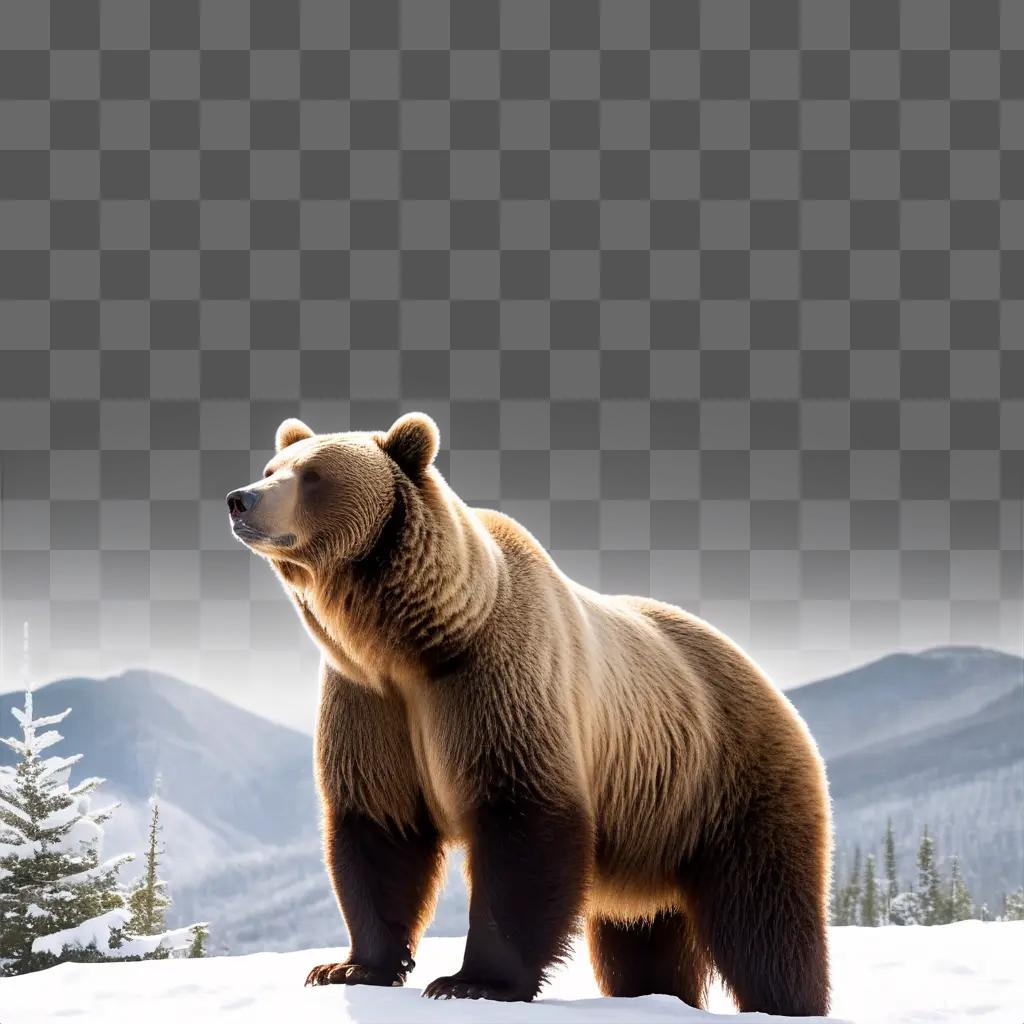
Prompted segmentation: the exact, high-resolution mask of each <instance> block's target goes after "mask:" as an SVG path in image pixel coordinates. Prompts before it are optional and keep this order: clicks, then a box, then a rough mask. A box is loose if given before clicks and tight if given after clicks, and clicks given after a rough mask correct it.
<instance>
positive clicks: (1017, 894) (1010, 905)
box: [1003, 886, 1024, 921]
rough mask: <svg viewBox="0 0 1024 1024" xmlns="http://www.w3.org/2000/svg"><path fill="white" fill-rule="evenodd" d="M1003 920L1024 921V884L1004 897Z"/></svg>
mask: <svg viewBox="0 0 1024 1024" xmlns="http://www.w3.org/2000/svg"><path fill="white" fill-rule="evenodd" d="M1003 920H1004V921H1024V886H1021V888H1019V889H1017V890H1015V891H1014V892H1010V893H1007V894H1006V896H1004V897H1003Z"/></svg>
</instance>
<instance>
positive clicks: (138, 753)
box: [0, 648, 1024, 953]
mask: <svg viewBox="0 0 1024 1024" xmlns="http://www.w3.org/2000/svg"><path fill="white" fill-rule="evenodd" d="M1022 679H1024V662H1022V661H1021V660H1020V659H1019V658H1013V657H1010V656H1008V655H1005V654H1000V653H998V652H994V651H988V650H982V649H977V648H938V649H935V650H932V651H926V652H924V653H922V654H897V655H892V656H890V657H887V658H883V659H881V660H880V661H877V662H873V663H872V664H869V665H865V666H863V667H862V668H859V669H856V670H855V671H853V672H847V673H844V674H843V675H839V676H835V677H833V678H830V679H825V680H822V681H820V682H816V683H811V684H808V685H806V686H803V687H800V688H798V689H795V690H791V691H789V694H788V696H789V697H790V698H791V699H792V700H793V702H794V703H795V704H796V706H797V708H798V709H799V710H800V712H801V714H802V715H803V716H804V718H805V720H806V721H807V723H808V725H809V726H810V728H811V731H812V732H813V733H814V734H815V736H816V737H817V738H818V742H819V743H820V745H821V748H822V750H823V752H824V753H825V756H826V757H827V759H828V761H829V776H830V780H831V785H832V791H833V797H834V800H835V817H836V823H837V827H838V845H839V848H840V850H841V851H852V848H853V845H854V844H855V843H860V844H861V845H862V846H863V847H864V848H865V850H866V851H867V850H869V849H870V848H872V847H875V849H876V852H880V850H879V849H878V843H879V841H880V837H881V834H882V831H883V830H884V828H885V821H886V818H887V817H888V816H891V817H892V819H893V824H894V827H895V829H896V834H897V837H898V839H899V841H900V846H899V850H898V853H899V857H900V867H901V872H903V873H904V874H905V875H906V877H907V878H908V879H909V877H910V872H911V870H912V865H913V854H914V850H915V849H916V843H917V837H918V836H919V834H920V829H921V826H922V825H923V824H924V823H925V822H927V823H928V825H929V829H930V831H931V832H932V833H933V835H935V837H936V841H937V844H938V849H939V854H940V860H941V857H942V855H944V854H949V853H952V852H954V851H955V852H957V853H959V854H960V856H961V858H962V859H963V861H964V864H965V867H966V869H967V881H968V884H969V885H970V886H971V887H972V892H973V894H974V896H975V898H978V899H987V900H989V902H990V905H991V906H993V907H995V902H996V900H997V899H998V897H999V896H1000V894H1001V893H1002V891H1003V890H1004V889H1008V888H1013V887H1016V886H1018V885H1020V884H1021V883H1022V882H1024V836H1022V833H1021V820H1020V808H1021V806H1022V804H1024V689H1022V682H1021V681H1022ZM20 701H21V698H20V696H19V695H17V694H4V695H0V731H3V727H2V723H5V722H6V723H9V724H10V725H13V724H14V721H13V719H12V718H11V716H10V712H9V710H8V708H10V707H11V706H15V705H18V704H20ZM37 705H38V707H39V709H40V712H41V713H42V712H49V711H59V710H63V709H64V708H65V707H68V706H70V707H72V708H73V711H72V714H71V715H70V716H69V717H68V719H67V720H66V721H65V722H64V723H62V725H61V731H62V732H63V733H64V735H65V737H66V740H65V742H64V743H62V744H61V745H60V746H59V747H58V748H56V749H57V751H58V752H60V753H62V754H65V755H68V754H72V753H84V754H85V755H86V756H85V759H84V760H83V762H82V765H81V767H82V770H83V771H84V772H85V773H87V774H90V775H102V776H104V777H105V778H106V779H107V780H108V783H107V785H106V786H104V787H103V790H102V791H101V792H102V793H103V794H104V795H105V796H106V797H108V798H110V797H116V798H117V799H120V800H121V801H122V807H121V808H120V809H119V810H118V812H117V813H116V814H115V815H114V818H113V820H112V821H111V822H110V824H109V825H108V826H107V832H108V848H109V849H111V850H127V849H131V850H137V851H138V850H141V849H142V847H143V845H144V834H145V826H146V822H147V820H148V808H147V806H146V798H147V796H148V794H149V790H150V787H151V784H152V780H153V778H154V776H155V774H156V773H157V772H158V771H159V772H160V774H161V777H162V797H163V820H164V824H165V830H164V843H165V845H166V847H167V855H166V860H165V870H164V873H165V876H166V877H167V879H168V880H169V882H170V884H171V895H172V897H173V898H174V909H173V912H172V915H171V917H170V919H169V922H168V923H169V924H172V925H175V924H180V923H185V922H187V921H193V920H207V921H211V922H212V923H213V925H214V927H213V930H212V933H211V941H210V947H211V949H212V950H213V951H217V950H230V951H232V952H236V953H243V952H253V951H256V950H261V949H275V950H290V949H298V948H303V947H305V948H308V947H311V946H330V945H334V944H337V943H338V942H340V941H342V940H343V938H344V933H343V929H342V926H341V923H340V919H339V916H338V911H337V908H336V906H335V903H334V899H333V896H332V894H331V890H330V887H329V885H328V883H327V879H326V875H325V873H324V869H323V865H322V861H321V856H320V843H319V837H318V833H317V810H316V799H315V794H314V790H313V783H312V773H311V741H310V738H309V736H307V735H305V734H303V733H299V732H296V731H293V730H291V729H288V728H286V727H284V726H281V725H277V724H274V723H271V722H268V721H266V720H265V719H263V718H260V717H258V716H256V715H254V714H252V713H250V712H248V711H245V710H243V709H241V708H239V707H237V706H236V705H234V704H230V703H228V702H226V701H223V700H221V699H220V698H218V697H216V696H214V695H213V694H211V693H209V692H208V691H206V690H202V689H199V688H197V687H193V686H190V685H187V684H185V683H182V682H180V681H179V680H176V679H173V678H171V677H168V676H162V675H159V674H156V673H148V672H143V671H132V672H127V673H125V674H123V675H121V676H116V677H114V678H112V679H109V680H93V679H67V680H61V681H59V682H55V683H51V684H49V685H48V686H46V687H42V688H40V689H39V690H38V691H37ZM8 731H9V730H8ZM3 757H4V755H3V754H0V763H3ZM983 880H984V883H983ZM465 929H466V901H465V890H464V887H463V884H462V881H461V878H460V875H459V871H458V861H457V860H456V859H454V858H453V863H452V864H451V865H450V869H449V884H448V885H447V886H446V888H445V893H444V895H443V897H442V900H441V904H440V906H439V908H438V913H437V916H436V918H435V921H434V924H433V926H432V932H433V934H435V935H460V934H463V933H464V932H465Z"/></svg>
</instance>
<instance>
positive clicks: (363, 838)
mask: <svg viewBox="0 0 1024 1024" xmlns="http://www.w3.org/2000/svg"><path fill="white" fill-rule="evenodd" d="M324 835H325V840H326V848H327V868H328V872H329V874H330V876H331V882H332V884H333V886H334V891H335V894H336V896H337V898H338V904H339V906H340V907H341V912H342V914H343V916H344V918H345V923H346V924H347V926H348V932H349V938H350V940H351V951H350V953H349V957H348V959H347V960H345V961H343V962H340V963H331V964H320V965H318V966H317V967H314V968H313V969H312V970H311V971H310V972H309V974H308V975H307V977H306V984H307V985H385V986H397V985H402V984H404V982H405V979H406V977H407V976H408V974H409V972H410V971H411V970H412V968H413V967H414V966H415V964H414V962H413V958H412V957H413V952H414V951H415V948H416V943H417V942H418V941H419V937H420V935H421V934H422V932H423V929H424V928H425V927H426V924H427V921H428V920H429V918H430V915H431V914H432V913H433V910H434V903H435V899H436V893H437V885H438V881H439V878H440V874H441V866H442V859H443V858H442V851H441V844H440V839H439V837H438V834H437V830H436V829H435V828H434V826H433V824H432V822H430V820H429V816H428V815H427V814H426V812H425V811H424V812H423V814H422V815H421V820H420V821H419V822H418V823H417V825H416V826H415V827H411V828H407V829H406V830H405V831H399V830H398V829H397V828H388V827H386V826H384V825H381V824H379V823H378V822H376V821H374V820H373V819H371V818H370V817H368V816H367V815H365V814H362V813H360V812H358V811H351V810H350V811H347V812H332V811H331V810H330V809H329V808H328V809H327V811H326V821H325V832H324Z"/></svg>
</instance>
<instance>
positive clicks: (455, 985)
mask: <svg viewBox="0 0 1024 1024" xmlns="http://www.w3.org/2000/svg"><path fill="white" fill-rule="evenodd" d="M423 994H424V995H425V996H426V997H427V998H428V999H495V1000H498V1001H500V1002H503V1003H507V1002H528V1001H529V1000H530V999H531V998H532V995H531V994H530V993H526V992H519V991H517V990H516V989H514V988H513V987H512V986H510V985H507V984H502V983H500V982H498V983H496V982H492V981H474V980H472V979H471V978H460V977H459V976H458V975H457V974H454V975H451V976H450V977H448V976H446V977H442V978H435V979H434V980H433V981H432V982H431V983H430V984H429V985H428V986H427V987H426V988H425V989H424V990H423Z"/></svg>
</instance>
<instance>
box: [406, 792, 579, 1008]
mask: <svg viewBox="0 0 1024 1024" xmlns="http://www.w3.org/2000/svg"><path fill="white" fill-rule="evenodd" d="M590 849H591V843H590V828H589V825H588V823H587V818H586V816H585V815H584V814H583V812H582V810H581V809H579V808H578V807H573V806H570V805H568V804H567V803H566V802H565V801H564V800H563V801H557V802H554V803H551V802H549V801H547V800H546V799H544V798H543V797H541V796H540V795H538V794H534V793H527V792H523V791H518V790H516V789H515V788H514V787H513V786H511V785H509V786H507V787H505V789H504V791H503V792H500V793H499V794H497V795H493V794H492V796H491V797H490V798H489V799H488V800H487V802H485V803H483V804H481V805H480V806H478V807H477V809H476V811H475V813H474V815H473V821H472V828H471V835H470V844H469V877H470V887H471V893H470V904H469V935H468V936H467V938H466V952H465V956H464V958H463V963H462V969H461V970H460V971H459V972H458V973H457V974H454V975H451V976H449V977H443V978H437V979H436V980H435V981H432V982H431V983H430V984H429V985H428V986H427V987H426V989H425V990H424V993H423V994H424V995H426V996H430V997H432V998H434V999H452V998H455V999H499V1000H506V1001H508V1000H512V1001H516V1000H525V1001H529V1000H531V999H533V997H534V996H535V995H536V994H537V991H538V990H539V988H540V986H541V983H542V982H543V981H544V978H545V971H546V970H547V969H548V968H549V967H551V966H552V965H553V964H554V963H556V962H558V960H560V959H561V958H562V957H563V956H564V955H565V954H566V952H567V951H568V941H569V938H570V936H571V934H572V931H573V928H574V926H575V923H576V919H577V915H578V913H579V909H580V903H581V900H582V896H583V886H584V881H585V878H586V873H587V859H588V857H589V853H590Z"/></svg>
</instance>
